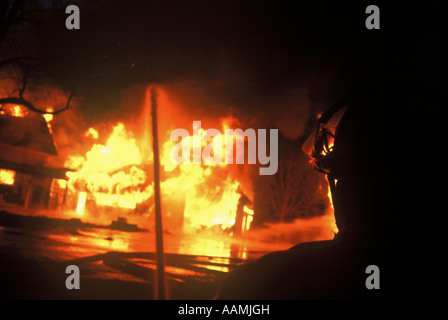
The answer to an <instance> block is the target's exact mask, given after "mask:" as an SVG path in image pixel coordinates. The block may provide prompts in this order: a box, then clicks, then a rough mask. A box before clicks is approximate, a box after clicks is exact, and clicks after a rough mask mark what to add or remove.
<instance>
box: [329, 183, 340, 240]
mask: <svg viewBox="0 0 448 320" xmlns="http://www.w3.org/2000/svg"><path fill="white" fill-rule="evenodd" d="M337 183H338V180H337V179H335V184H337ZM327 197H328V200H329V201H330V209H331V215H332V217H333V221H334V227H333V229H332V230H333V232H334V234H337V233H338V232H339V229H338V227H337V226H336V220H335V219H334V206H333V198H332V196H331V189H330V185H328V192H327Z"/></svg>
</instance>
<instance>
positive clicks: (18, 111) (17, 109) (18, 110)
mask: <svg viewBox="0 0 448 320" xmlns="http://www.w3.org/2000/svg"><path fill="white" fill-rule="evenodd" d="M10 113H11V115H12V116H13V117H19V118H23V117H24V116H26V115H27V111H26V110H25V108H24V107H22V106H19V105H17V106H13V107H12V108H11V109H10Z"/></svg>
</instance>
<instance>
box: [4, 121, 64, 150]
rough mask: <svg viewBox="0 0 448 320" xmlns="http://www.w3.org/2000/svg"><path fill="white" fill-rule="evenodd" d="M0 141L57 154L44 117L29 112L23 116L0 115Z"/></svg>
mask: <svg viewBox="0 0 448 320" xmlns="http://www.w3.org/2000/svg"><path fill="white" fill-rule="evenodd" d="M0 143H4V144H7V145H12V146H15V147H19V148H24V149H27V150H32V151H36V152H40V153H45V154H48V155H57V154H58V153H57V150H56V147H55V145H54V142H53V137H52V136H51V133H50V131H49V129H48V126H47V123H46V121H45V119H44V117H43V116H42V115H40V114H33V113H30V114H28V115H26V116H24V117H14V116H11V115H1V116H0Z"/></svg>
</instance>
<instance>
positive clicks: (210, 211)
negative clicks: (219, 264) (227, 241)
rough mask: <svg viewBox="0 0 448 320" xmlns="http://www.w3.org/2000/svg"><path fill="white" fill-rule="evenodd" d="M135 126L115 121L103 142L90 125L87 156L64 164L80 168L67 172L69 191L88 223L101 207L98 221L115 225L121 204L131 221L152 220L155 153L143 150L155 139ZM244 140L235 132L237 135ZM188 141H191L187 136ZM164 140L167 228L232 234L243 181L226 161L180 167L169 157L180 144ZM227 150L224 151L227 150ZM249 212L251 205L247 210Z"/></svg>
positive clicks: (227, 123) (228, 120) (78, 212)
mask: <svg viewBox="0 0 448 320" xmlns="http://www.w3.org/2000/svg"><path fill="white" fill-rule="evenodd" d="M234 121H235V119H233V118H232V117H227V118H224V119H222V120H221V126H222V128H223V129H226V128H229V126H230V124H231V123H232V122H234ZM131 127H132V126H129V125H126V124H125V123H123V122H118V123H115V124H114V125H113V127H112V129H111V131H110V132H108V133H106V134H108V137H107V139H106V140H105V142H104V143H100V141H102V133H100V132H99V130H98V129H97V128H93V127H91V128H89V129H87V130H86V131H85V133H84V137H85V138H88V139H89V140H90V141H91V143H92V147H91V149H90V150H89V151H88V152H86V153H85V155H71V156H69V157H68V160H67V162H66V163H65V165H66V166H67V167H70V168H72V169H74V170H75V171H73V172H69V173H68V177H69V184H68V188H69V191H70V193H71V194H72V195H74V197H75V198H76V199H77V203H76V205H75V206H76V208H75V210H74V211H76V215H78V216H83V219H84V220H86V221H89V220H91V221H95V218H94V217H97V218H98V216H99V215H98V214H97V211H101V210H102V211H104V214H101V215H100V217H101V218H100V221H98V219H96V221H95V222H101V223H110V222H111V221H112V220H114V219H116V218H117V216H116V215H115V214H114V213H112V212H113V210H111V208H120V209H123V211H122V212H120V213H119V214H124V211H126V210H127V215H126V219H128V221H132V220H133V219H134V221H136V222H138V223H139V224H141V223H143V224H145V221H144V220H145V219H146V224H145V226H148V225H150V224H151V222H150V221H151V219H149V217H150V216H151V215H152V214H153V211H154V206H153V201H154V199H153V178H152V175H153V157H152V152H147V150H142V149H144V148H141V146H146V147H147V146H148V145H150V144H151V141H145V140H146V139H148V134H147V132H144V133H141V130H140V129H141V128H137V129H135V130H132V128H131ZM204 134H205V131H204V130H201V135H202V137H203V136H204ZM162 136H165V135H162ZM239 138H240V137H239V136H235V139H239ZM241 138H242V137H241ZM215 139H216V138H215ZM191 140H193V137H191ZM184 141H185V142H190V141H188V139H185V140H184ZM162 143H163V144H162V148H161V171H162V181H161V191H162V203H163V216H164V223H165V226H164V227H166V228H168V229H169V228H179V227H181V228H182V229H183V230H190V229H191V230H197V229H201V228H202V229H204V228H214V229H219V230H220V231H222V232H228V233H231V232H232V227H233V226H234V224H235V217H236V212H237V205H238V201H239V199H240V197H241V193H240V192H239V190H238V187H239V182H238V181H237V180H236V179H235V178H233V177H232V175H230V174H229V169H228V167H227V165H225V164H219V165H216V164H213V163H203V164H200V165H198V164H185V163H182V164H179V165H175V164H173V162H172V161H171V159H170V153H171V150H172V147H173V145H174V144H175V142H173V141H166V142H163V141H162ZM194 143H197V142H196V141H191V143H190V145H193V144H194ZM211 145H213V142H212V143H211ZM204 146H205V144H204V140H203V142H202V147H204ZM222 152H223V154H224V152H225V150H224V149H223V150H222ZM89 203H93V204H94V205H93V206H92V205H89ZM250 210H251V209H250V208H247V209H246V211H245V212H248V211H250ZM115 211H116V210H115ZM246 215H247V214H246ZM249 215H250V213H249ZM142 218H143V219H142ZM250 221H251V220H249V219H246V221H245V229H248V228H249V226H250Z"/></svg>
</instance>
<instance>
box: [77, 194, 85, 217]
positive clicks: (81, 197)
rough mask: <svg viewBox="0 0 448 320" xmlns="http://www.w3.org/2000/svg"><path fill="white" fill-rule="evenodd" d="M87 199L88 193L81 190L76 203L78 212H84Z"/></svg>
mask: <svg viewBox="0 0 448 320" xmlns="http://www.w3.org/2000/svg"><path fill="white" fill-rule="evenodd" d="M86 200H87V193H86V192H80V193H79V195H78V204H77V205H76V212H77V213H78V214H79V215H80V216H82V215H83V214H84V210H85V208H86Z"/></svg>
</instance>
